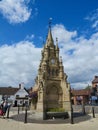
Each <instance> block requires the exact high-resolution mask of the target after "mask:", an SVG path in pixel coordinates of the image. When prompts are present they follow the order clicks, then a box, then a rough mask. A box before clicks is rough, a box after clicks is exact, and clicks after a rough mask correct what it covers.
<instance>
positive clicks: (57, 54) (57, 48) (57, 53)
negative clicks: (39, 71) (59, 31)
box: [55, 38, 59, 58]
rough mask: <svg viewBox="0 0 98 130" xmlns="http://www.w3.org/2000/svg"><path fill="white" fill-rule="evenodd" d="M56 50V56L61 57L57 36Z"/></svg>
mask: <svg viewBox="0 0 98 130" xmlns="http://www.w3.org/2000/svg"><path fill="white" fill-rule="evenodd" d="M55 50H56V57H57V58H59V47H58V38H56V47H55Z"/></svg>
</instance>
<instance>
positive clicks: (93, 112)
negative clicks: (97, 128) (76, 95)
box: [92, 107, 95, 118]
mask: <svg viewBox="0 0 98 130" xmlns="http://www.w3.org/2000/svg"><path fill="white" fill-rule="evenodd" d="M92 114H93V118H95V111H94V107H92Z"/></svg>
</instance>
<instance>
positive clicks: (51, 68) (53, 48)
mask: <svg viewBox="0 0 98 130" xmlns="http://www.w3.org/2000/svg"><path fill="white" fill-rule="evenodd" d="M41 55H42V58H41V61H40V65H39V69H38V76H37V77H36V82H35V86H34V88H33V90H34V91H37V92H38V101H37V104H36V111H37V113H38V112H39V113H42V118H43V114H44V112H46V111H48V110H49V109H53V108H63V109H64V110H65V111H70V85H69V83H68V82H67V75H66V73H64V66H63V61H62V57H59V47H58V40H57V39H56V45H55V44H54V41H53V37H52V33H51V27H49V31H48V36H47V39H46V43H45V45H44V47H43V50H42V52H41ZM40 115H41V114H40Z"/></svg>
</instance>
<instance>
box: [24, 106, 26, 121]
mask: <svg viewBox="0 0 98 130" xmlns="http://www.w3.org/2000/svg"><path fill="white" fill-rule="evenodd" d="M24 123H27V106H26V108H25V119H24Z"/></svg>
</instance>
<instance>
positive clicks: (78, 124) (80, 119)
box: [0, 111, 98, 130]
mask: <svg viewBox="0 0 98 130" xmlns="http://www.w3.org/2000/svg"><path fill="white" fill-rule="evenodd" d="M29 114H30V113H29V112H28V120H27V123H24V117H25V114H24V111H21V112H20V114H19V115H18V113H17V111H10V115H9V119H8V118H6V117H5V118H4V119H3V118H2V117H1V118H0V130H83V129H89V130H93V129H94V130H98V114H96V118H93V117H92V114H89V115H85V116H83V115H81V114H78V115H77V116H75V115H74V124H70V119H53V120H44V121H41V120H34V119H33V118H32V119H31V118H29Z"/></svg>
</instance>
